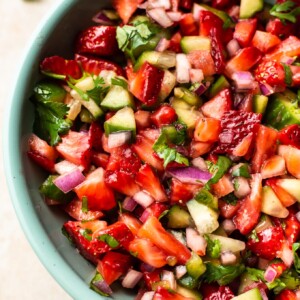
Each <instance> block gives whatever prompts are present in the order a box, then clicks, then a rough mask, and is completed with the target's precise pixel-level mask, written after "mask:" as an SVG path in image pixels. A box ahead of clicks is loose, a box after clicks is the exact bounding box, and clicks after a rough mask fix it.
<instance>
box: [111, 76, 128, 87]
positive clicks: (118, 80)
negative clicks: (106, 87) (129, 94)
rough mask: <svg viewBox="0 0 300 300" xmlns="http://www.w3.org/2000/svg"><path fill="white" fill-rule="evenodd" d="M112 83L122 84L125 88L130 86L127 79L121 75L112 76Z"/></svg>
mask: <svg viewBox="0 0 300 300" xmlns="http://www.w3.org/2000/svg"><path fill="white" fill-rule="evenodd" d="M111 84H113V85H118V86H121V87H122V88H124V89H127V88H128V83H127V82H126V80H124V79H122V78H120V77H115V78H112V79H111Z"/></svg>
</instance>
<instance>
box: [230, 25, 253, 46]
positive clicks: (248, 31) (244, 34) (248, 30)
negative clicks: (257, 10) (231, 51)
mask: <svg viewBox="0 0 300 300" xmlns="http://www.w3.org/2000/svg"><path fill="white" fill-rule="evenodd" d="M256 25H257V19H246V20H240V21H239V22H238V23H237V24H236V25H235V31H234V34H233V37H234V38H235V39H236V40H237V41H238V42H239V44H240V45H241V46H242V47H243V48H244V47H247V46H249V44H250V42H251V40H252V38H253V36H254V33H255V30H256Z"/></svg>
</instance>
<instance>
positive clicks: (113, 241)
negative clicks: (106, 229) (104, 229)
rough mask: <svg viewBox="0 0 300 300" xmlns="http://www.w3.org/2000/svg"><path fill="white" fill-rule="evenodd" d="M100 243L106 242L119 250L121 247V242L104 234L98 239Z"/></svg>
mask: <svg viewBox="0 0 300 300" xmlns="http://www.w3.org/2000/svg"><path fill="white" fill-rule="evenodd" d="M97 239H98V240H99V241H102V242H105V243H106V244H107V245H108V246H109V247H111V248H117V247H118V246H119V242H118V241H117V240H116V239H115V238H114V237H113V236H112V235H110V234H107V233H105V234H102V235H100V236H98V237H97Z"/></svg>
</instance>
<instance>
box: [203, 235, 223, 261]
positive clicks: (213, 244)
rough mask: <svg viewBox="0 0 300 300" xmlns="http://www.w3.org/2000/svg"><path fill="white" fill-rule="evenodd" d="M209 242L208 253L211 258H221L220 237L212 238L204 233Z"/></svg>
mask: <svg viewBox="0 0 300 300" xmlns="http://www.w3.org/2000/svg"><path fill="white" fill-rule="evenodd" d="M204 238H205V240H206V242H207V247H206V254H207V255H208V256H209V257H211V258H219V257H220V255H221V243H220V241H219V240H218V239H216V240H212V239H211V238H210V237H209V236H208V235H207V234H205V235H204Z"/></svg>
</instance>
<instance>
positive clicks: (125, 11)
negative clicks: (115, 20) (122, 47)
mask: <svg viewBox="0 0 300 300" xmlns="http://www.w3.org/2000/svg"><path fill="white" fill-rule="evenodd" d="M140 2H141V1H139V0H113V7H114V9H115V10H116V11H117V13H118V15H119V16H120V18H121V19H122V21H123V23H124V24H127V23H128V22H129V20H130V18H131V16H132V15H133V14H134V12H135V11H136V10H137V8H138V5H139V3H140Z"/></svg>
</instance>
